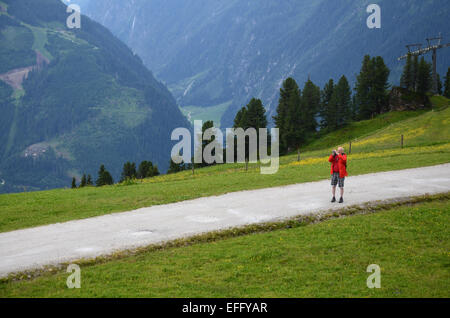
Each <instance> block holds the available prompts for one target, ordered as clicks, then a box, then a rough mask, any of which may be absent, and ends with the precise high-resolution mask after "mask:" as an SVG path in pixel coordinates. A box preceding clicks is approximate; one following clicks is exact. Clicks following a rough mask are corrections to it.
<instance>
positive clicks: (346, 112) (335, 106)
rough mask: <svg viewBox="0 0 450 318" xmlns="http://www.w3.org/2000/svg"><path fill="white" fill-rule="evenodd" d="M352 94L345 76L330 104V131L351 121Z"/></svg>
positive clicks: (335, 89)
mask: <svg viewBox="0 0 450 318" xmlns="http://www.w3.org/2000/svg"><path fill="white" fill-rule="evenodd" d="M351 106H352V93H351V90H350V85H349V83H348V80H347V78H346V77H345V76H342V77H341V78H340V79H339V82H338V83H337V84H336V86H335V88H334V90H333V95H332V96H331V100H330V103H329V111H330V113H329V119H328V120H329V126H328V128H329V129H337V128H339V127H342V126H343V125H346V124H347V123H348V122H349V121H350V120H351Z"/></svg>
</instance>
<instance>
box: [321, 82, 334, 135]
mask: <svg viewBox="0 0 450 318" xmlns="http://www.w3.org/2000/svg"><path fill="white" fill-rule="evenodd" d="M333 91H334V81H333V79H330V80H329V81H328V83H327V84H325V86H324V88H323V90H322V92H321V102H320V117H321V121H320V127H321V128H322V129H327V127H328V126H329V125H330V122H332V121H333V120H332V118H334V114H333V110H332V109H331V108H330V101H331V97H332V96H333Z"/></svg>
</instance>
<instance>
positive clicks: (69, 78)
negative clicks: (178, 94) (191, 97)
mask: <svg viewBox="0 0 450 318" xmlns="http://www.w3.org/2000/svg"><path fill="white" fill-rule="evenodd" d="M68 16H69V13H66V6H65V5H64V4H63V3H62V2H61V1H60V0H0V43H1V45H0V109H1V115H0V192H16V191H28V190H37V189H46V188H53V187H62V186H70V180H71V178H72V176H80V175H81V174H82V173H89V174H92V176H93V177H94V178H95V177H96V175H97V170H98V168H99V166H100V164H105V165H106V167H107V169H108V170H109V171H110V172H111V173H112V174H113V176H114V178H115V179H117V178H118V177H119V175H120V170H121V168H122V165H123V163H124V162H125V161H128V160H131V161H136V162H139V161H140V160H152V161H153V162H154V163H156V164H158V165H159V167H160V170H162V171H165V169H167V167H168V162H169V159H170V148H171V145H170V143H171V142H170V133H171V131H172V130H173V129H174V128H175V127H180V126H183V127H186V126H188V125H189V123H188V122H187V121H186V120H185V118H184V117H183V115H182V114H181V112H180V111H179V109H178V107H177V105H176V102H175V100H174V98H173V97H172V95H171V94H170V92H169V91H168V90H167V88H166V87H165V86H164V85H163V84H162V83H160V82H158V81H157V80H155V78H154V77H153V75H152V73H151V72H150V71H149V70H148V69H147V68H146V67H145V66H144V65H143V63H142V61H141V59H140V58H139V57H138V56H137V55H135V54H133V52H132V51H131V50H130V49H129V48H128V47H127V46H126V45H125V44H123V43H122V42H121V41H120V40H118V39H117V38H116V37H115V36H114V35H112V34H111V32H109V31H108V30H107V29H106V28H105V27H103V26H101V25H100V24H98V23H97V22H93V21H91V20H90V19H89V18H88V17H86V16H82V18H81V28H80V29H69V28H68V27H67V25H66V19H67V17H68Z"/></svg>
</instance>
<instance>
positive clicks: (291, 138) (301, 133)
mask: <svg viewBox="0 0 450 318" xmlns="http://www.w3.org/2000/svg"><path fill="white" fill-rule="evenodd" d="M304 106H305V105H304V104H303V103H302V97H301V92H300V89H298V88H297V89H296V90H295V91H293V93H292V94H291V96H290V97H289V100H288V117H287V119H288V120H287V123H288V125H287V131H286V142H287V145H288V150H290V149H297V150H299V148H300V147H301V145H302V144H303V143H304V142H305V140H306V137H307V136H308V131H307V130H308V128H309V126H310V125H308V123H307V122H306V121H305V115H307V112H304V108H303V107H304Z"/></svg>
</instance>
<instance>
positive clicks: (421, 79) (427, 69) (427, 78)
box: [417, 57, 433, 94]
mask: <svg viewBox="0 0 450 318" xmlns="http://www.w3.org/2000/svg"><path fill="white" fill-rule="evenodd" d="M432 83H433V80H432V76H431V64H430V63H428V62H426V61H425V58H424V57H422V58H421V59H420V63H419V70H418V75H417V92H418V93H419V94H426V93H427V92H429V91H430V89H431V88H432Z"/></svg>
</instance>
